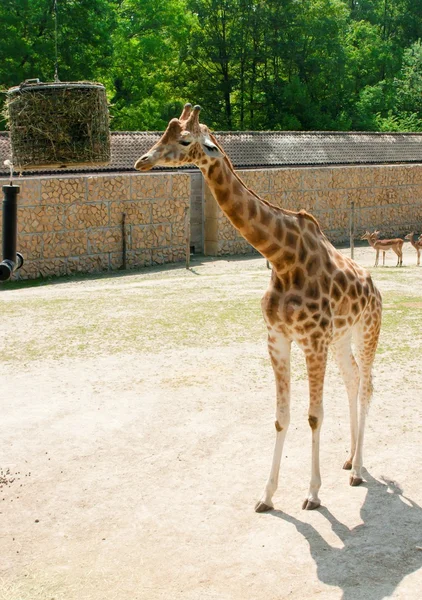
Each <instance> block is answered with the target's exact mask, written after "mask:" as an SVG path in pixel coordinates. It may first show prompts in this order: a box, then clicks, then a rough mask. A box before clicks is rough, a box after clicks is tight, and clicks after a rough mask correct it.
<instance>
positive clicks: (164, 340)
mask: <svg viewBox="0 0 422 600" xmlns="http://www.w3.org/2000/svg"><path fill="white" fill-rule="evenodd" d="M247 265H250V263H247ZM195 271H196V273H192V272H189V271H186V270H184V269H180V268H179V269H170V270H168V271H163V270H161V271H156V272H152V273H150V272H145V273H141V274H137V275H127V276H126V277H119V276H118V277H116V276H112V277H111V278H107V277H101V278H92V277H91V278H86V282H85V281H84V279H83V278H81V279H78V280H72V282H71V283H70V284H69V285H63V286H62V285H57V284H52V285H51V287H48V286H47V287H46V286H42V287H38V288H31V287H28V288H17V287H15V288H14V289H11V294H10V295H9V294H7V293H6V294H4V295H2V296H0V310H1V314H2V319H3V323H4V324H5V331H4V344H3V345H2V346H0V359H1V360H3V361H6V362H12V363H17V362H19V361H22V360H23V361H24V362H28V361H36V360H43V359H62V358H66V357H69V358H71V357H80V358H84V357H88V356H92V355H118V354H134V353H142V352H152V353H154V352H161V351H162V350H163V349H168V350H173V349H177V348H182V347H198V348H201V347H207V346H217V347H218V346H228V345H231V344H242V343H247V342H256V341H259V340H262V342H263V343H265V339H266V327H265V324H264V321H263V318H262V314H261V308H260V299H261V297H262V295H263V293H264V291H265V289H266V287H267V285H268V278H269V273H268V271H267V270H266V269H265V268H261V269H257V268H255V266H253V267H250V266H249V267H247V266H246V265H245V269H243V268H239V270H238V271H237V272H236V273H235V274H234V276H231V275H230V273H228V272H226V271H225V270H219V271H217V272H216V271H215V270H214V271H213V270H212V269H210V268H209V267H207V265H201V266H200V267H195ZM410 271H412V272H410ZM373 276H374V279H375V281H376V283H378V285H379V287H380V288H381V290H382V291H383V302H384V310H383V325H382V331H381V337H380V344H379V349H378V353H379V354H380V355H382V356H383V360H388V361H397V360H398V359H402V358H403V359H404V358H412V357H413V356H416V354H417V352H418V351H420V349H421V346H422V338H421V332H422V299H421V296H420V293H419V289H422V280H421V278H422V269H420V270H417V269H416V268H414V269H410V268H409V273H407V272H406V275H404V271H399V270H398V269H388V270H387V269H386V270H381V271H380V269H377V270H373ZM75 281H77V284H76V285H73V284H74V283H75ZM397 283H400V285H396V284H397ZM49 292H51V294H49Z"/></svg>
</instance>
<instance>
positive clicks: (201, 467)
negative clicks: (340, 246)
mask: <svg viewBox="0 0 422 600" xmlns="http://www.w3.org/2000/svg"><path fill="white" fill-rule="evenodd" d="M343 252H345V253H346V254H348V253H349V250H348V249H344V250H343ZM356 258H357V260H358V262H360V263H361V264H365V265H372V264H373V260H374V252H373V251H372V249H370V248H366V247H365V248H358V249H357V250H356ZM394 264H395V261H394V260H393V256H392V255H391V256H388V255H387V265H388V266H387V267H385V268H382V267H381V268H377V269H372V273H373V276H374V279H375V281H376V283H377V285H378V286H379V288H380V289H381V291H382V293H383V297H384V322H383V329H382V335H381V341H380V347H379V352H378V355H377V359H376V363H375V367H374V384H375V394H374V398H373V401H372V405H371V410H370V414H369V419H368V426H367V433H366V446H365V453H364V461H365V465H366V469H367V470H366V472H365V480H366V482H365V483H364V484H363V485H362V486H361V487H358V488H351V487H350V486H349V485H348V477H349V473H348V472H347V471H343V470H342V469H341V466H342V464H343V462H344V460H345V458H346V455H347V451H348V447H349V421H348V407H347V397H346V392H345V389H344V386H343V384H342V382H341V380H340V377H339V374H338V372H337V369H336V366H335V365H334V363H333V361H332V360H331V359H330V364H329V368H328V374H327V379H326V385H325V420H324V424H323V430H322V443H321V465H322V476H323V486H322V488H321V499H322V504H323V505H322V507H321V508H320V509H319V510H316V511H302V510H301V504H302V501H303V499H304V498H305V496H306V494H307V489H308V484H309V478H310V452H311V436H310V430H309V425H308V422H307V380H306V374H305V364H304V359H303V356H302V355H301V353H300V352H299V350H297V349H295V350H294V352H293V369H292V377H293V381H292V420H291V426H290V429H289V432H288V435H287V440H286V445H285V450H284V456H283V460H282V465H281V478H280V487H279V489H278V491H277V494H276V496H275V498H274V500H275V510H274V511H272V512H270V513H266V514H256V513H255V512H254V510H253V507H254V503H255V501H256V500H257V499H258V498H259V496H260V494H261V492H262V490H263V486H264V484H265V481H266V478H267V475H268V473H269V468H270V462H271V457H272V449H273V442H274V421H273V414H274V401H275V394H274V382H273V374H272V370H271V367H270V363H269V360H268V358H267V350H266V330H265V326H264V323H263V320H262V317H261V315H260V306H259V300H260V298H261V296H262V294H263V292H264V291H265V289H266V287H267V283H268V280H269V271H268V270H267V269H266V266H265V261H264V259H262V258H247V259H242V260H217V261H201V260H200V259H197V260H195V261H194V263H193V266H192V269H191V270H190V271H187V270H185V269H184V268H183V267H180V266H179V267H177V268H174V267H173V268H163V269H156V270H149V271H143V272H140V273H130V274H119V275H112V276H103V277H98V278H92V277H91V278H82V279H74V280H65V281H63V280H58V281H56V282H51V283H49V284H44V285H33V284H32V285H29V284H21V285H16V284H11V285H4V286H3V291H2V293H1V294H0V307H1V314H2V323H1V329H0V358H1V361H2V362H1V420H0V430H1V453H0V468H1V472H0V524H1V527H0V599H1V600H53V599H54V600H164V599H165V600H182V599H183V600H249V599H250V600H279V599H283V598H287V599H289V600H314V599H316V598H321V599H323V600H337V599H343V600H382V599H383V598H396V599H398V598H400V599H403V600H413V599H415V600H416V599H417V598H420V597H421V589H422V569H421V567H422V550H421V548H422V508H421V506H422V485H421V480H422V468H421V454H422V435H421V434H422V393H421V387H422V386H421V381H422V377H421V376H422V360H421V350H422V298H421V291H422V267H416V254H415V252H414V250H413V249H412V248H410V247H409V246H408V245H407V246H406V250H405V255H404V264H405V266H404V267H403V268H402V269H396V268H394V266H393V265H394Z"/></svg>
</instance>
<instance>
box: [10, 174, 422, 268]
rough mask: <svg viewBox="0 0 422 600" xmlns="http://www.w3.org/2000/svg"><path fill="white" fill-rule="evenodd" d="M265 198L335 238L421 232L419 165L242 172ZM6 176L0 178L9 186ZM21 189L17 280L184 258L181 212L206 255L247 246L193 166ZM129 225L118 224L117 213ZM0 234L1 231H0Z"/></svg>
mask: <svg viewBox="0 0 422 600" xmlns="http://www.w3.org/2000/svg"><path fill="white" fill-rule="evenodd" d="M239 173H240V176H241V177H242V178H243V179H244V181H245V183H246V184H247V185H248V186H249V187H251V188H253V189H254V190H255V191H256V192H257V193H258V194H260V195H261V196H262V197H263V198H264V199H265V200H268V201H269V202H272V203H273V204H276V205H278V206H283V207H284V208H288V209H291V210H300V209H302V208H304V209H306V210H307V211H309V212H311V213H312V214H313V215H314V216H315V217H316V218H317V219H318V221H319V222H320V224H321V227H322V229H323V230H324V232H325V233H326V235H327V236H328V238H329V239H330V240H331V241H332V242H333V243H334V244H340V243H344V242H346V241H348V239H349V226H350V206H351V202H352V201H354V203H355V230H356V237H358V236H359V234H360V233H361V232H363V231H364V230H365V229H372V228H378V229H380V230H381V232H382V234H384V235H386V236H393V235H394V236H396V235H401V236H403V235H404V234H405V233H407V232H409V231H411V230H416V231H418V232H420V230H421V229H422V164H402V165H401V164H398V165H396V164H395V165H356V166H350V165H347V166H331V167H329V166H319V167H284V168H258V169H248V170H239ZM7 182H8V179H6V178H4V179H0V185H5V184H6V183H7ZM14 183H16V184H18V185H20V186H21V193H20V195H19V205H18V250H19V252H21V253H22V254H23V255H24V257H25V264H24V266H23V268H22V269H21V271H20V272H18V276H19V277H22V278H26V279H33V278H36V277H39V276H51V275H67V274H72V273H78V272H79V273H81V272H83V273H95V272H100V271H108V270H114V269H119V268H121V267H122V265H123V235H124V236H125V241H126V249H127V250H126V265H127V267H128V268H139V267H148V266H152V265H157V264H164V263H177V262H182V261H184V260H185V248H186V245H185V212H186V210H187V208H190V214H191V240H190V243H191V246H193V247H194V248H195V251H196V252H197V251H199V252H203V253H204V254H206V255H209V256H222V255H237V254H246V253H249V252H252V251H253V249H252V248H251V246H249V244H247V242H246V241H245V240H244V239H243V238H242V237H241V236H240V235H239V234H238V232H237V231H236V230H235V229H234V228H233V227H232V225H231V224H230V223H229V221H228V220H227V219H226V217H225V216H224V214H223V213H222V212H221V210H220V209H219V207H218V205H217V203H216V202H215V200H214V198H213V197H212V195H211V193H210V191H209V189H208V187H207V186H206V185H205V184H204V183H203V180H202V176H201V174H200V173H199V172H198V171H174V172H162V171H161V172H154V171H152V172H151V173H133V172H132V173H114V174H73V175H64V174H63V175H59V176H56V175H49V176H33V177H32V176H31V177H24V178H19V177H15V178H14ZM123 213H124V214H125V225H124V227H123V226H122V215H123ZM0 233H1V232H0Z"/></svg>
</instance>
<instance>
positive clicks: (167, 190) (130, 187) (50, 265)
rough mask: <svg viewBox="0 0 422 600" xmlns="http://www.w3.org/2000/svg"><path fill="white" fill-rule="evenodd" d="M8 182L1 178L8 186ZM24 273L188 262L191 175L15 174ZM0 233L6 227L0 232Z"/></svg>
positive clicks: (71, 271)
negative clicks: (23, 175)
mask: <svg viewBox="0 0 422 600" xmlns="http://www.w3.org/2000/svg"><path fill="white" fill-rule="evenodd" d="M7 183H8V181H7V180H4V179H3V180H0V184H1V185H6V184H7ZM14 183H15V184H16V185H19V186H20V187H21V191H20V194H19V202H18V244H17V246H18V247H17V250H18V251H19V252H21V254H23V256H24V258H25V264H24V266H23V267H22V269H21V270H20V271H19V276H21V277H23V278H30V279H32V278H36V277H39V276H49V275H66V274H70V273H77V272H85V273H89V272H98V271H105V270H112V269H119V268H120V267H121V266H122V264H123V229H122V214H123V213H125V214H126V225H125V236H126V244H127V255H126V260H127V267H128V268H131V267H142V266H150V265H155V264H162V263H167V262H177V261H182V260H185V211H186V208H187V207H188V206H189V203H190V176H189V175H188V174H185V173H174V174H173V173H172V174H160V173H158V174H157V173H151V174H149V173H148V174H141V173H139V174H138V173H133V174H128V175H101V176H92V175H91V176H83V175H78V176H66V177H64V176H63V177H60V176H59V177H52V176H50V177H34V178H25V179H23V178H22V179H19V178H17V179H15V180H14ZM0 235H1V231H0Z"/></svg>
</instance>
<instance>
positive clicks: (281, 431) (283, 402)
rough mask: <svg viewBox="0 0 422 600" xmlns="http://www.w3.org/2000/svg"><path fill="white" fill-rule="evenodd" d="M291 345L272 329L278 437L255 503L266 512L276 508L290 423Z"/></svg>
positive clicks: (256, 508) (272, 359)
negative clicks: (281, 466)
mask: <svg viewBox="0 0 422 600" xmlns="http://www.w3.org/2000/svg"><path fill="white" fill-rule="evenodd" d="M290 346H291V342H290V341H289V340H287V339H286V338H285V337H284V336H281V335H280V334H279V333H274V332H271V331H270V333H269V335H268V350H269V353H270V357H271V363H272V366H273V369H274V375H275V380H276V388H277V404H276V411H275V429H276V438H275V447H274V454H273V460H272V464H271V471H270V476H269V477H268V480H267V483H266V485H265V490H264V493H263V494H262V497H261V499H260V500H259V501H258V502H257V503H256V505H255V511H256V512H265V511H268V510H271V509H273V508H274V505H273V501H272V498H273V496H274V493H275V491H276V489H277V487H278V477H279V471H280V462H281V455H282V453H283V445H284V440H285V438H286V433H287V429H288V427H289V423H290Z"/></svg>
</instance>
